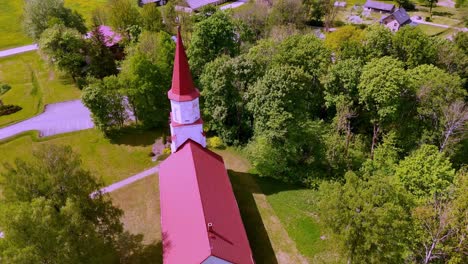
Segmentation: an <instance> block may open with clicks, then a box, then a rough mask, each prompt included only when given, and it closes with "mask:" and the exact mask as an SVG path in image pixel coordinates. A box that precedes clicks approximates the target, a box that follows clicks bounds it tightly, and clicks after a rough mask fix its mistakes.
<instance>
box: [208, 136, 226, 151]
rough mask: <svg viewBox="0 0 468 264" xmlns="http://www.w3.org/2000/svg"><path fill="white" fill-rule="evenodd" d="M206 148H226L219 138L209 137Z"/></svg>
mask: <svg viewBox="0 0 468 264" xmlns="http://www.w3.org/2000/svg"><path fill="white" fill-rule="evenodd" d="M207 145H208V147H210V148H215V149H224V148H225V147H226V146H225V145H224V143H223V140H222V139H221V138H219V137H210V138H208V142H207Z"/></svg>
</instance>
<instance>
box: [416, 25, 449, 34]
mask: <svg viewBox="0 0 468 264" xmlns="http://www.w3.org/2000/svg"><path fill="white" fill-rule="evenodd" d="M417 27H418V28H420V29H421V31H422V32H424V33H426V34H427V35H429V36H435V35H438V34H442V32H444V31H447V30H448V29H447V28H441V27H435V26H431V25H424V24H419V25H418V26H417Z"/></svg>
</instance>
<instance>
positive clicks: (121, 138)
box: [107, 127, 162, 146]
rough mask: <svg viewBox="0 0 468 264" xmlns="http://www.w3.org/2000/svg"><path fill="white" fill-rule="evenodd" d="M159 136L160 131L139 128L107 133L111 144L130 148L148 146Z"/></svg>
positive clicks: (126, 128) (160, 134) (127, 128)
mask: <svg viewBox="0 0 468 264" xmlns="http://www.w3.org/2000/svg"><path fill="white" fill-rule="evenodd" d="M161 136H162V131H158V130H146V129H143V128H141V127H125V128H122V129H119V130H113V131H110V132H108V133H107V137H108V138H109V139H110V142H111V143H112V144H117V145H130V146H149V145H152V144H154V142H155V140H156V138H159V137H161Z"/></svg>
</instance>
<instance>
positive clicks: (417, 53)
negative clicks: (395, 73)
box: [393, 27, 437, 68]
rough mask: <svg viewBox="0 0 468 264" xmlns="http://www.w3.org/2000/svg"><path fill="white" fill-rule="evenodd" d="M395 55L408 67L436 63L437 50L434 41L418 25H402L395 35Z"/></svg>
mask: <svg viewBox="0 0 468 264" xmlns="http://www.w3.org/2000/svg"><path fill="white" fill-rule="evenodd" d="M393 55H394V56H395V57H396V58H398V59H400V60H401V61H403V62H405V64H406V66H407V67H408V68H414V67H416V66H418V65H421V64H435V62H436V58H437V50H436V45H435V44H434V41H433V40H431V39H430V38H429V36H427V35H426V34H424V32H422V31H421V29H420V28H418V27H402V28H401V29H400V30H398V31H397V32H396V33H395V36H394V37H393Z"/></svg>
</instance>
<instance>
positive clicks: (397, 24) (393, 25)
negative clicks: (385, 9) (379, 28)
mask: <svg viewBox="0 0 468 264" xmlns="http://www.w3.org/2000/svg"><path fill="white" fill-rule="evenodd" d="M411 23H412V21H411V18H410V16H409V15H408V13H406V10H405V9H404V8H398V9H397V10H396V11H395V12H393V13H392V14H390V15H388V16H385V17H383V18H382V19H381V20H380V24H382V25H385V26H386V27H388V28H389V29H390V30H391V31H393V32H396V31H398V30H399V29H400V28H401V27H402V26H404V25H407V24H411Z"/></svg>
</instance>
